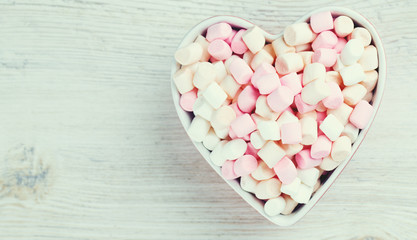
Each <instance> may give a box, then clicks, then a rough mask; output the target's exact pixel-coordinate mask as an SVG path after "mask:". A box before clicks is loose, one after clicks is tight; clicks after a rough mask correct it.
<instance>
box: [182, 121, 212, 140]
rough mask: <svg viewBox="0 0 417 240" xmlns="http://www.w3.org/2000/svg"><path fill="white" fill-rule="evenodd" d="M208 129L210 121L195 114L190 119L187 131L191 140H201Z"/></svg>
mask: <svg viewBox="0 0 417 240" xmlns="http://www.w3.org/2000/svg"><path fill="white" fill-rule="evenodd" d="M209 130H210V123H209V122H208V121H207V120H205V119H204V118H202V117H199V116H196V117H194V119H193V120H192V121H191V124H190V126H189V127H188V130H187V133H188V135H189V136H190V138H191V140H193V141H195V142H202V141H203V140H204V138H205V137H206V135H207V133H208V132H209Z"/></svg>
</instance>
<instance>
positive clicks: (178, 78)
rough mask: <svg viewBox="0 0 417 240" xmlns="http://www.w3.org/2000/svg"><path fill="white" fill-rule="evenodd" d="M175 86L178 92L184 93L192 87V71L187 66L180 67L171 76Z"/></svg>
mask: <svg viewBox="0 0 417 240" xmlns="http://www.w3.org/2000/svg"><path fill="white" fill-rule="evenodd" d="M173 80H174V83H175V86H176V87H177V90H178V92H179V93H181V94H184V93H186V92H189V91H191V90H193V89H194V85H193V73H192V72H191V70H190V69H189V68H181V69H180V70H178V71H177V72H176V73H175V74H174V77H173Z"/></svg>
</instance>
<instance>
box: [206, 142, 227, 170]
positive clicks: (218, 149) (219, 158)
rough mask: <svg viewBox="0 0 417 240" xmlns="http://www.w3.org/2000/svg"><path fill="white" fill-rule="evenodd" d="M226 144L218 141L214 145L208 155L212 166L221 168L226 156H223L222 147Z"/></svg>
mask: <svg viewBox="0 0 417 240" xmlns="http://www.w3.org/2000/svg"><path fill="white" fill-rule="evenodd" d="M227 143H228V141H227V140H223V141H220V142H218V143H217V144H216V146H215V147H214V149H213V151H211V153H210V160H211V161H212V162H213V163H214V165H216V166H219V167H221V166H222V165H223V164H224V162H226V160H227V159H226V156H225V155H224V152H223V150H224V146H225V145H226V144H227Z"/></svg>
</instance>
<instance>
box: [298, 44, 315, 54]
mask: <svg viewBox="0 0 417 240" xmlns="http://www.w3.org/2000/svg"><path fill="white" fill-rule="evenodd" d="M311 50H312V48H311V44H310V43H305V44H301V45H297V46H295V52H296V53H300V52H304V51H311Z"/></svg>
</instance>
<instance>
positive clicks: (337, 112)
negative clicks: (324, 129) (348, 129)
mask: <svg viewBox="0 0 417 240" xmlns="http://www.w3.org/2000/svg"><path fill="white" fill-rule="evenodd" d="M352 111H353V108H352V107H350V106H349V105H347V104H345V103H342V105H340V107H338V108H336V109H327V115H330V114H332V115H334V116H335V117H336V118H337V120H339V122H340V123H342V125H346V124H347V123H348V121H349V116H350V114H351V113H352Z"/></svg>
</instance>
